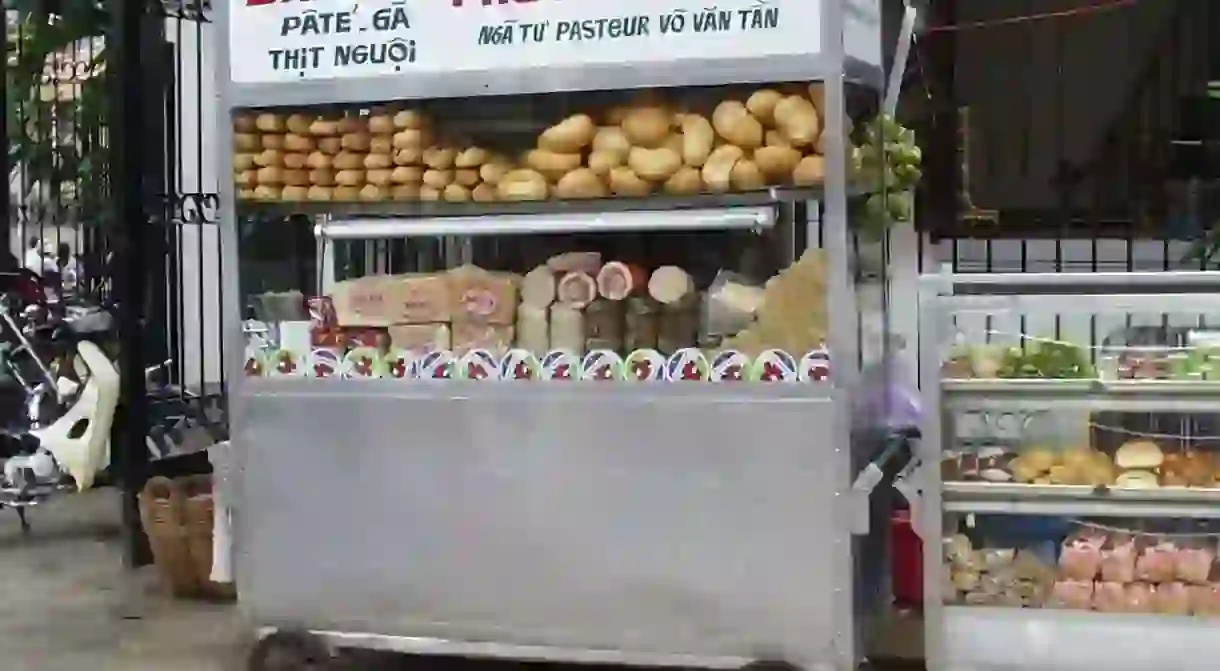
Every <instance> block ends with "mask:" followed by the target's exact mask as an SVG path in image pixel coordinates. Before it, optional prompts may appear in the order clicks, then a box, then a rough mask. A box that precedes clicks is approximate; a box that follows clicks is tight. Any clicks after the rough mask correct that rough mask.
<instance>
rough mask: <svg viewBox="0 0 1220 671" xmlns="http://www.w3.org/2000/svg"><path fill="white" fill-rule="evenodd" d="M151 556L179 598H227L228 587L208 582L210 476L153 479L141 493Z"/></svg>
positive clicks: (232, 591)
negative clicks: (151, 551)
mask: <svg viewBox="0 0 1220 671" xmlns="http://www.w3.org/2000/svg"><path fill="white" fill-rule="evenodd" d="M140 513H141V516H142V518H143V520H144V528H145V530H146V531H147V533H148V537H149V541H150V543H151V545H152V550H153V559H154V561H155V562H156V564H157V568H158V570H159V571H160V573H161V576H162V580H163V581H164V582H165V584H166V586H167V587H168V589H169V591H170V592H171V593H172V594H173V595H174V596H178V597H204V598H212V599H231V598H233V597H234V596H235V593H234V589H233V586H232V585H222V584H219V583H214V582H212V581H211V574H212V527H213V520H214V518H213V498H212V478H211V477H210V476H206V475H202V476H190V477H186V478H179V479H177V480H168V479H166V478H153V479H152V480H150V481H149V482H148V485H147V486H146V487H145V488H144V493H143V495H141V497H140Z"/></svg>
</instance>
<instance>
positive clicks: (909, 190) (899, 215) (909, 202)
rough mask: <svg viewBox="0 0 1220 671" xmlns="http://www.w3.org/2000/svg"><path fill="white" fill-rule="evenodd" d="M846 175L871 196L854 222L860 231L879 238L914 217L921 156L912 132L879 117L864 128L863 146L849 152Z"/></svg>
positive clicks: (895, 122)
mask: <svg viewBox="0 0 1220 671" xmlns="http://www.w3.org/2000/svg"><path fill="white" fill-rule="evenodd" d="M850 160H851V165H850V166H849V174H850V175H851V176H852V182H853V186H854V187H855V188H856V190H858V191H864V192H867V193H869V194H871V195H869V196H868V197H867V199H866V200H865V201H864V205H863V210H862V211H861V212H860V213H859V215H858V219H857V222H858V224H859V228H860V230H861V231H863V232H865V233H867V234H870V235H871V236H873V237H880V236H881V235H883V234H884V233H885V231H887V230H889V228H890V227H891V226H893V225H895V224H899V223H910V222H911V221H913V220H914V217H915V186H916V185H917V184H918V183H919V180H920V178H921V177H923V172H922V170H921V169H920V168H921V166H922V164H923V152H922V151H920V149H919V147H918V146H917V145H916V144H915V131H913V130H911V129H909V128H906V127H904V126H903V125H902V124H900V123H898V122H897V121H895V120H894V119H893V118H892V117H889V116H886V115H882V116H879V117H877V118H876V119H875V120H874V121H873V122H872V123H869V124H867V125H866V126H865V128H864V133H863V142H862V143H861V144H860V145H859V146H858V147H855V148H854V149H853V150H852V153H851V159H850Z"/></svg>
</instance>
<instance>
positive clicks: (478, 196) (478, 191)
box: [470, 182, 498, 203]
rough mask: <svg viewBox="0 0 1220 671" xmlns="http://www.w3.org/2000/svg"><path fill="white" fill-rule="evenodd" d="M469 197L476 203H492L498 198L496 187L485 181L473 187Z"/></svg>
mask: <svg viewBox="0 0 1220 671" xmlns="http://www.w3.org/2000/svg"><path fill="white" fill-rule="evenodd" d="M470 197H471V198H473V199H474V201H475V202H478V203H494V202H495V201H496V200H497V198H498V196H497V195H496V187H494V186H492V185H491V184H488V183H486V182H484V183H482V184H479V185H478V186H476V187H474V190H472V191H471V192H470Z"/></svg>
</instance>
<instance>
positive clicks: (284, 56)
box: [267, 46, 326, 77]
mask: <svg viewBox="0 0 1220 671" xmlns="http://www.w3.org/2000/svg"><path fill="white" fill-rule="evenodd" d="M325 50H326V47H325V46H313V47H297V48H295V49H268V50H267V55H268V56H270V57H271V69H272V70H296V72H297V76H299V77H304V76H305V72H306V71H307V70H316V69H317V68H318V66H320V65H321V64H322V52H323V51H325Z"/></svg>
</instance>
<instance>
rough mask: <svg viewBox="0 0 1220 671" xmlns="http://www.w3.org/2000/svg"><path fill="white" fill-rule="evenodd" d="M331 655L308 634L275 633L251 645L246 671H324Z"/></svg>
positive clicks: (318, 641) (323, 644)
mask: <svg viewBox="0 0 1220 671" xmlns="http://www.w3.org/2000/svg"><path fill="white" fill-rule="evenodd" d="M331 660H332V655H331V653H330V649H329V648H327V646H326V644H325V643H323V642H322V639H320V638H318V637H317V636H315V635H313V634H310V633H308V632H301V631H276V632H274V633H272V634H269V635H267V636H266V637H264V638H263V639H262V640H261V641H259V642H258V643H256V644H255V645H254V649H253V650H251V651H250V658H249V660H248V661H247V662H246V669H247V671H326V669H328V668H330V663H331Z"/></svg>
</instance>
